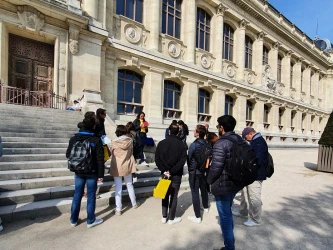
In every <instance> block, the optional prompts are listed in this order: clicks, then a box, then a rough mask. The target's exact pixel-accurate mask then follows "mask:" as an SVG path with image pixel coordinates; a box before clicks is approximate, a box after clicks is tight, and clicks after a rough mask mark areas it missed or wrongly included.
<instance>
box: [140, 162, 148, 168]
mask: <svg viewBox="0 0 333 250" xmlns="http://www.w3.org/2000/svg"><path fill="white" fill-rule="evenodd" d="M141 165H145V166H146V167H149V164H148V163H147V162H146V161H143V162H141Z"/></svg>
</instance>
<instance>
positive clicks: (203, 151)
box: [194, 140, 213, 173]
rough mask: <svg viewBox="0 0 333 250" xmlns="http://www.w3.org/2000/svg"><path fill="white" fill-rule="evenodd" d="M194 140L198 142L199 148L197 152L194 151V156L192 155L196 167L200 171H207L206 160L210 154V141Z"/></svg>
mask: <svg viewBox="0 0 333 250" xmlns="http://www.w3.org/2000/svg"><path fill="white" fill-rule="evenodd" d="M195 142H197V143H199V144H200V148H199V150H198V152H195V156H197V157H194V159H195V161H196V163H197V165H196V169H198V170H199V171H200V172H201V173H204V172H205V171H207V170H208V169H207V168H206V162H207V160H208V158H210V157H211V156H212V151H213V149H212V146H211V144H210V143H208V142H206V143H202V142H200V141H199V140H196V141H195Z"/></svg>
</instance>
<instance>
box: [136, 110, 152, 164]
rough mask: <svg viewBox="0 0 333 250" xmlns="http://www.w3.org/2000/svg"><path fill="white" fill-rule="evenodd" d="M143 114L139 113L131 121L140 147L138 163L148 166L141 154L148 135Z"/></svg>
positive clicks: (146, 123)
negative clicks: (139, 141)
mask: <svg viewBox="0 0 333 250" xmlns="http://www.w3.org/2000/svg"><path fill="white" fill-rule="evenodd" d="M145 116H146V115H145V113H144V112H142V111H141V112H139V114H138V115H137V116H136V119H135V120H134V121H133V126H134V130H135V132H136V133H137V134H138V135H139V138H140V140H141V145H140V152H139V155H140V161H139V164H143V165H146V166H149V165H148V163H147V162H146V161H145V155H144V154H143V149H144V147H145V140H146V139H147V133H148V122H146V120H145Z"/></svg>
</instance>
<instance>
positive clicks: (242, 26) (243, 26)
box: [239, 19, 250, 29]
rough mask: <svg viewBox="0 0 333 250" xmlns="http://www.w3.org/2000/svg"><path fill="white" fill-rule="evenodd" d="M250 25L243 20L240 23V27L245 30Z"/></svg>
mask: <svg viewBox="0 0 333 250" xmlns="http://www.w3.org/2000/svg"><path fill="white" fill-rule="evenodd" d="M249 24H250V22H248V21H246V20H245V19H242V20H241V21H240V22H239V27H240V28H243V29H245V28H246V27H247V26H248V25H249Z"/></svg>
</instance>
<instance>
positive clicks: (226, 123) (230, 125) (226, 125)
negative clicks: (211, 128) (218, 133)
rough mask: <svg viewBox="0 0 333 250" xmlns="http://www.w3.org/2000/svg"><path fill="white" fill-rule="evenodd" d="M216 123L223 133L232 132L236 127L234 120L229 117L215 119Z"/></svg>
mask: <svg viewBox="0 0 333 250" xmlns="http://www.w3.org/2000/svg"><path fill="white" fill-rule="evenodd" d="M217 122H218V124H219V125H220V126H222V127H223V129H224V131H225V132H232V131H234V129H235V127H236V119H235V118H234V117H233V116H231V115H223V116H220V117H219V118H217Z"/></svg>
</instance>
